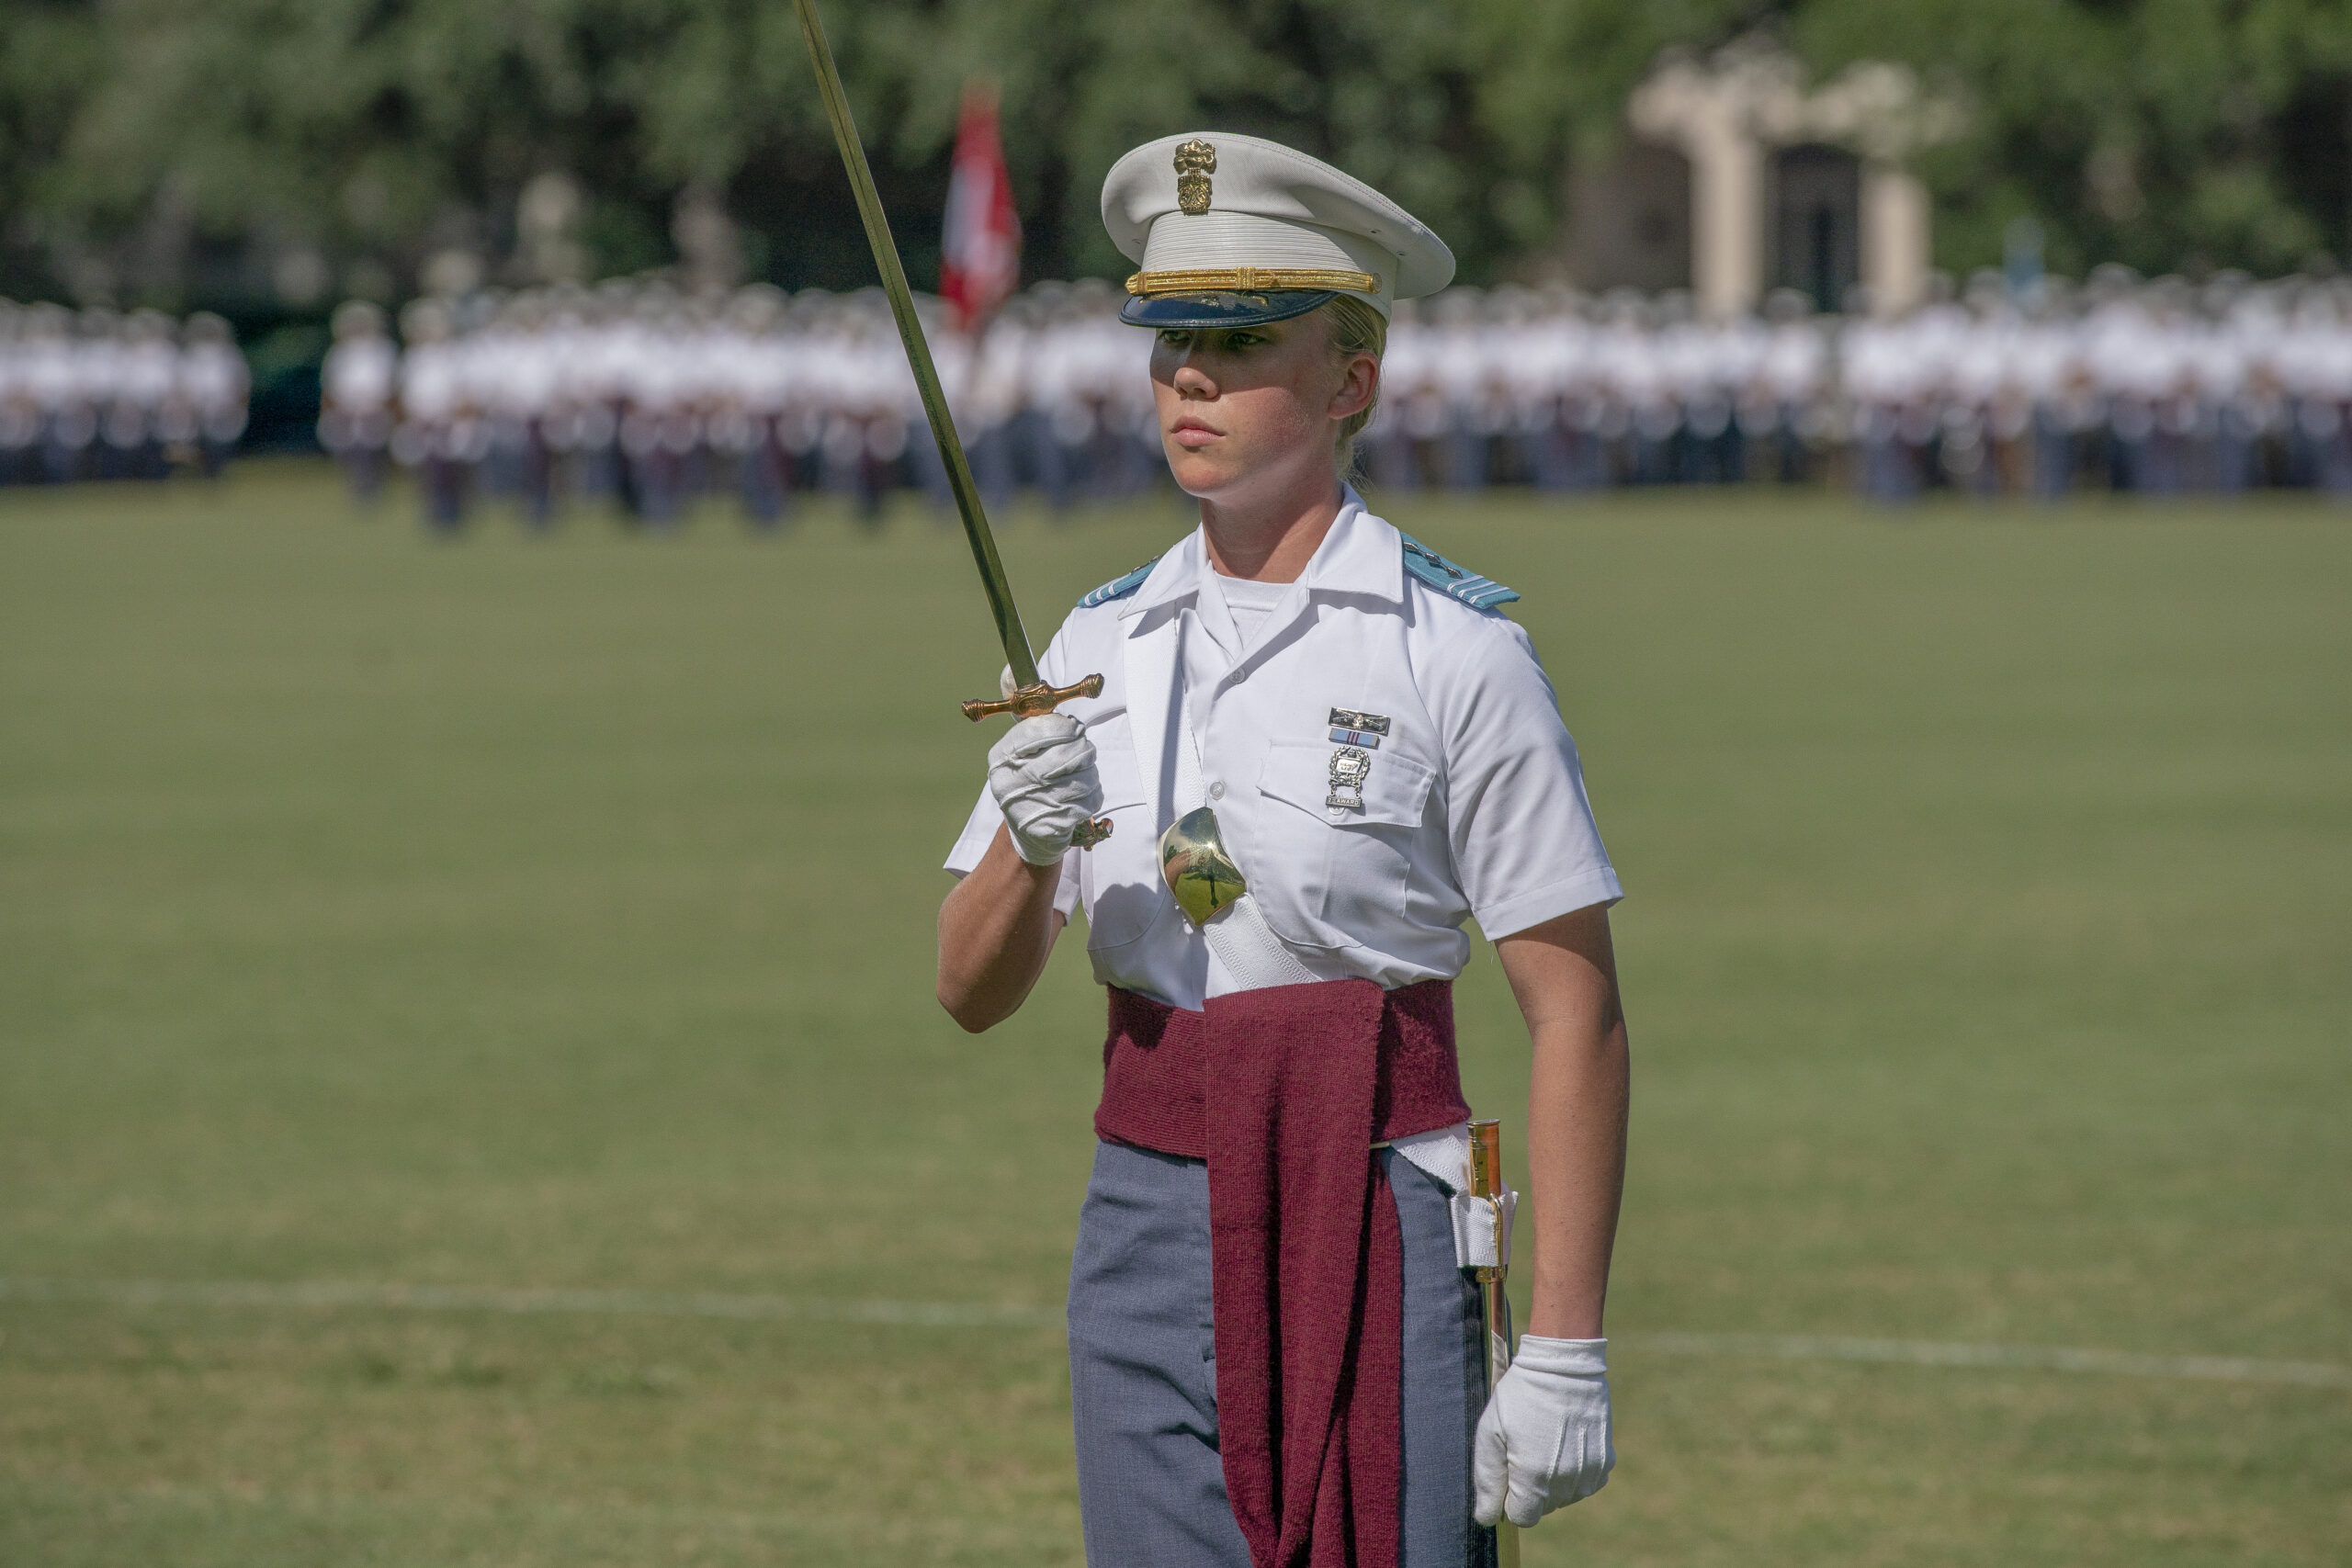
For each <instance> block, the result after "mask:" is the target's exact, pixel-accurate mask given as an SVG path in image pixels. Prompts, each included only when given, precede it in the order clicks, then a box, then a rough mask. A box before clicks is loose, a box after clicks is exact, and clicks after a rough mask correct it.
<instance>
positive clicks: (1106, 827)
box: [964, 675, 1111, 850]
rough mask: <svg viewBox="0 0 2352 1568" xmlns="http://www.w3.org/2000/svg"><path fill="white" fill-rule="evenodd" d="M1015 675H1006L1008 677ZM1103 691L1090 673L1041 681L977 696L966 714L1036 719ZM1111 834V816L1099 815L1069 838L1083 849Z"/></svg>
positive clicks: (976, 719)
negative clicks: (1068, 680)
mask: <svg viewBox="0 0 2352 1568" xmlns="http://www.w3.org/2000/svg"><path fill="white" fill-rule="evenodd" d="M1011 678H1012V677H1010V676H1007V677H1006V679H1007V680H1010V679H1011ZM1102 694H1103V677H1102V676H1100V675H1089V676H1088V677H1087V678H1086V679H1085V680H1083V681H1079V682H1073V683H1072V684H1070V685H1067V686H1048V685H1046V682H1043V681H1038V682H1033V683H1032V684H1030V685H1026V686H1022V687H1019V688H1017V689H1016V690H1014V691H1013V693H1012V694H1011V695H1010V696H1003V697H998V698H995V699H994V700H989V699H988V698H983V697H974V698H973V699H971V701H969V702H967V703H966V704H965V705H964V716H965V717H966V718H968V719H970V720H971V721H972V722H973V723H974V724H978V722H979V721H980V720H982V719H984V718H994V717H995V716H997V715H999V714H1001V713H1009V714H1011V715H1012V716H1013V717H1014V718H1016V719H1021V718H1035V717H1036V716H1038V715H1039V714H1046V713H1051V712H1053V711H1054V710H1055V709H1056V708H1057V707H1059V706H1061V705H1063V704H1064V703H1069V702H1076V701H1077V700H1078V699H1079V698H1080V697H1099V696H1101V695H1102ZM1110 836H1111V819H1110V818H1108V817H1097V818H1094V820H1092V821H1091V822H1081V823H1080V824H1079V825H1078V831H1077V832H1075V833H1072V834H1071V835H1070V836H1069V841H1070V842H1071V843H1073V844H1076V845H1077V846H1078V847H1079V848H1080V849H1081V850H1091V849H1092V848H1093V847H1094V846H1095V845H1097V844H1099V843H1101V842H1102V841H1103V840H1105V839H1107V838H1109V837H1110Z"/></svg>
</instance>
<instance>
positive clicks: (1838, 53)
mask: <svg viewBox="0 0 2352 1568" xmlns="http://www.w3.org/2000/svg"><path fill="white" fill-rule="evenodd" d="M827 12H828V14H827V23H828V26H829V27H830V28H831V31H832V36H833V42H834V47H835V50H836V51H837V53H838V55H839V57H840V61H841V64H842V71H843V73H844V75H845V77H846V79H847V82H848V85H849V89H850V93H851V96H852V99H853V102H854V106H855V108H856V111H857V114H858V117H859V121H860V124H861V126H862V128H863V129H864V131H865V137H866V141H867V144H868V148H869V151H870V152H871V153H872V156H873V158H874V161H875V164H876V175H877V178H878V180H879V182H880V184H881V186H882V187H883V191H884V195H885V198H886V200H887V201H888V204H889V205H890V207H891V209H892V213H893V220H894V224H895V226H896V228H897V230H898V232H899V241H900V243H901V246H902V247H903V249H904V250H905V252H906V254H907V259H908V263H909V266H910V270H911V272H912V273H913V274H914V276H916V277H917V278H918V279H919V280H926V279H927V278H928V276H930V275H932V274H933V272H934V271H935V268H936V265H937V244H938V229H939V222H940V216H941V212H942V210H943V209H944V198H945V191H946V179H947V165H946V159H947V153H948V150H949V146H950V144H951V141H952V139H953V135H954V129H955V117H956V102H957V98H958V96H959V94H960V92H961V89H962V86H963V85H964V82H965V80H966V78H967V77H968V76H970V75H973V74H976V73H977V74H985V75H988V76H991V77H993V78H994V79H995V80H996V81H997V83H998V84H999V85H1000V86H1001V91H1002V102H1003V116H1004V136H1005V143H1006V152H1007V154H1008V157H1009V159H1010V161H1011V164H1012V176H1013V185H1014V190H1015V193H1016V195H1017V197H1018V198H1019V200H1020V203H1021V206H1022V209H1023V224H1024V228H1025V230H1026V233H1027V245H1026V254H1027V265H1028V270H1029V272H1030V273H1031V275H1032V276H1055V275H1067V274H1070V273H1074V272H1095V273H1103V274H1108V275H1112V276H1116V275H1117V274H1118V273H1119V272H1121V271H1124V270H1125V268H1124V264H1123V263H1122V262H1121V261H1120V259H1119V258H1118V257H1117V256H1116V255H1115V254H1113V253H1112V251H1111V249H1110V246H1109V244H1108V242H1107V241H1106V240H1105V238H1104V237H1103V233H1102V229H1101V225H1100V223H1099V222H1098V221H1097V220H1096V218H1095V215H1094V199H1095V193H1096V191H1097V189H1098V188H1099V184H1100V181H1101V178H1102V175H1103V172H1104V171H1105V170H1106V169H1107V168H1108V167H1109V166H1110V164H1111V162H1112V161H1113V160H1114V158H1115V157H1116V156H1117V155H1118V154H1119V153H1120V152H1122V151H1124V150H1125V148H1126V147H1128V146H1130V145H1132V144H1133V143H1134V142H1136V141H1141V140H1144V139H1146V138H1148V137H1151V136H1156V135H1160V134H1164V133H1166V132H1167V131H1168V130H1171V129H1174V128H1178V127H1182V126H1188V125H1206V126H1213V127H1223V128H1228V129H1231V130H1243V131H1253V132H1258V133H1262V134H1266V135H1270V136H1274V137H1278V138H1281V139H1283V140H1285V141H1291V142H1294V143H1295V144H1297V145H1299V146H1302V147H1305V148H1306V149H1308V150H1310V151H1312V152H1317V153H1320V154H1322V155H1324V156H1327V157H1329V158H1331V159H1333V160H1334V161H1336V162H1338V163H1340V164H1342V165H1344V166H1346V167H1347V168H1349V169H1351V170H1352V171H1353V172H1355V173H1357V174H1359V175H1363V177H1364V178H1366V179H1369V180H1372V181H1373V182H1374V183H1375V184H1378V185H1380V186H1382V187H1383V188H1385V189H1387V190H1389V191H1391V192H1393V193H1394V194H1396V195H1397V197H1398V198H1399V199H1400V200H1402V201H1403V202H1404V203H1405V204H1406V205H1407V206H1408V207H1410V208H1411V209H1413V210H1415V211H1416V212H1418V213H1419V214H1420V215H1421V216H1423V217H1424V218H1426V219H1427V220H1429V221H1430V223H1431V224H1432V225H1434V226H1435V227H1436V228H1437V229H1438V230H1439V231H1441V232H1442V233H1443V234H1445V236H1446V237H1447V239H1448V241H1449V242H1450V243H1453V246H1454V248H1455V250H1456V252H1457V254H1459V255H1460V256H1461V258H1462V262H1463V276H1464V278H1465V279H1468V280H1473V281H1476V280H1482V279H1487V278H1491V277H1494V276H1499V275H1502V274H1504V273H1505V272H1507V271H1509V270H1510V269H1511V268H1512V267H1514V266H1515V265H1519V264H1520V263H1521V262H1522V261H1523V260H1524V259H1526V258H1528V257H1530V256H1533V255H1540V254H1542V253H1543V252H1544V249H1545V247H1546V246H1547V244H1548V243H1549V242H1550V240H1551V238H1552V237H1553V235H1554V234H1555V225H1556V223H1557V220H1558V215H1559V206H1560V197H1561V194H1562V180H1561V175H1562V173H1563V170H1564V169H1565V167H1566V164H1567V163H1568V161H1569V160H1570V159H1572V158H1574V157H1577V156H1582V155H1594V154H1597V153H1600V152H1604V151H1605V150H1606V148H1607V146H1608V144H1609V142H1610V141H1611V140H1612V139H1613V138H1614V137H1615V136H1616V135H1617V134H1618V126H1619V115H1620V112H1621V107H1622V105H1623V98H1624V95H1625V93H1626V92H1627V91H1628V90H1629V89H1630V88H1631V86H1632V85H1634V82H1636V81H1637V80H1638V79H1639V78H1640V76H1641V75H1642V73H1644V72H1645V71H1646V70H1647V69H1648V68H1649V66H1650V64H1651V63H1652V62H1653V61H1654V60H1655V59H1656V58H1657V54H1658V52H1659V51H1660V50H1662V49H1664V48H1666V47H1668V46H1669V45H1677V44H1679V45H1685V46H1689V47H1693V48H1700V49H1704V48H1709V47H1712V46H1713V45H1716V44H1719V43H1722V42H1724V41H1727V40H1728V39H1731V38H1733V37H1736V36H1737V35H1738V34H1740V33H1742V32H1745V31H1747V30H1749V29H1752V28H1757V27H1759V26H1760V27H1766V28H1772V29H1775V30H1777V31H1778V32H1780V33H1781V36H1783V37H1784V38H1786V39H1788V40H1789V42H1790V43H1791V45H1792V47H1794V48H1795V49H1796V50H1798V51H1799V52H1800V53H1801V54H1803V55H1804V57H1805V58H1806V59H1807V60H1808V61H1809V62H1810V63H1811V64H1812V66H1813V67H1814V68H1815V71H1816V72H1817V73H1821V74H1825V75H1826V74H1827V73H1830V72H1833V71H1835V70H1837V69H1838V68H1839V67H1840V66H1842V65H1844V64H1846V63H1847V62H1850V61H1853V60H1856V59H1861V58H1883V59H1893V60H1898V61H1902V62H1907V63H1909V64H1912V65H1914V66H1915V67H1917V68H1918V69H1919V70H1920V71H1921V72H1922V73H1925V74H1926V75H1927V76H1928V78H1929V79H1930V80H1931V81H1936V82H1939V83H1941V84H1949V85H1953V86H1956V87H1957V88H1958V89H1959V90H1960V91H1961V92H1962V94H1963V95H1964V96H1965V97H1966V99H1967V100H1968V101H1969V102H1970V104H1971V105H1972V106H1973V110H1974V120H1973V130H1972V131H1971V133H1970V135H1969V136H1968V137H1967V138H1966V139H1965V140H1964V141H1962V142H1961V143H1959V144H1956V145H1953V146H1951V147H1947V148H1944V149H1941V150H1939V151H1938V152H1935V153H1933V154H1931V155H1929V156H1928V160H1927V163H1926V167H1925V169H1924V171H1923V172H1924V173H1925V174H1926V175H1928V179H1929V182H1930V184H1931V186H1933V187H1934V188H1935V190H1936V192H1937V194H1938V202H1939V231H1938V248H1939V257H1940V259H1941V260H1942V261H1943V262H1944V263H1945V264H1946V265H1952V266H1971V265H1985V264H1990V263H1993V262H1996V261H1997V260H1998V259H1999V254H2000V236H2001V232H2002V231H2003V229H2004V227H2005V226H2006V225H2007V223H2008V222H2009V220H2011V219H2013V218H2016V217H2019V216H2025V215H2031V216H2034V217H2037V218H2039V219H2040V220H2041V223H2042V225H2043V227H2044V229H2045V231H2047V233H2048V234H2049V236H2050V251H2051V261H2052V265H2056V266H2059V267H2062V268H2067V269H2079V268H2081V267H2083V266H2085V265H2087V264H2089V263H2091V262H2094V261H2098V260H2103V259H2109V258H2117V259H2121V260H2125V261H2129V262H2132V263H2134V264H2136V265H2140V266H2142V267H2143V268H2149V269H2160V268H2170V267H2173V266H2176V265H2183V264H2184V263H2204V264H2209V265H2246V266H2251V267H2255V268H2256V269H2260V270H2277V269H2279V268H2283V267H2288V266H2291V265H2296V264H2297V263H2299V262H2301V260H2302V259H2303V257H2304V256H2305V255H2306V254H2309V253H2310V252H2312V251H2313V250H2315V249H2321V248H2325V249H2329V250H2333V251H2335V253H2336V254H2347V253H2352V0H1901V3H1899V4H1896V3H1891V0H1642V3H1638V4H1637V3H1635V0H1419V3H1415V0H1196V3H1195V4H1193V5H1192V6H1186V7H1184V8H1182V10H1180V11H1175V12H1171V11H1170V10H1169V9H1168V8H1167V7H1166V6H1164V5H1150V6H1147V5H1145V4H1143V3H1142V0H861V3H860V4H857V5H854V6H852V5H847V4H842V3H841V0H833V3H832V4H831V5H830V6H828V7H827ZM0 25H5V27H6V40H5V42H6V47H5V48H0V201H4V202H5V203H6V221H5V225H4V226H0V265H8V266H11V267H13V268H14V269H15V271H14V273H12V274H11V276H30V271H31V267H32V264H33V262H34V261H35V260H45V262H46V265H49V266H50V268H51V271H52V272H53V273H55V274H56V275H57V281H60V282H62V283H65V284H67V285H70V286H72V287H74V288H76V289H77V290H80V291H82V292H85V293H92V292H105V291H107V290H109V289H112V290H117V291H119V292H123V293H127V294H131V295H136V296H140V297H144V298H155V299H168V297H170V296H173V295H175V294H178V295H187V294H195V295H199V296H202V297H205V298H207V299H219V298H220V297H221V296H223V295H224V294H233V293H238V292H246V293H251V294H254V295H266V294H267V293H269V292H270V291H271V290H272V289H273V288H275V289H278V290H281V291H282V289H283V288H284V287H285V280H287V279H288V278H300V277H301V276H306V275H308V274H309V273H310V272H311V271H312V270H313V269H312V268H311V267H310V266H309V265H307V264H305V265H293V263H299V262H303V260H304V258H306V257H312V256H319V257H324V258H327V259H328V260H329V262H330V263H331V264H332V265H333V268H334V274H335V281H336V284H337V286H338V287H354V286H357V281H356V280H366V279H376V280H379V282H378V283H377V285H376V286H377V287H381V286H382V284H383V283H384V282H389V283H390V286H391V287H393V288H399V289H405V288H409V287H413V285H414V284H415V282H416V280H417V279H418V278H419V277H420V276H421V275H422V274H423V272H424V268H425V265H426V264H427V263H428V261H430V260H432V259H433V258H434V257H435V256H436V255H438V256H444V257H447V256H448V255H450V254H464V253H470V254H472V255H474V256H476V257H478V258H480V260H481V262H482V263H483V264H485V265H487V267H488V269H489V276H492V277H498V276H513V277H519V276H524V275H526V273H528V272H529V271H530V270H531V268H532V267H533V266H534V265H538V264H537V263H536V262H534V261H533V260H532V259H531V258H533V257H535V256H544V255H545V254H547V252H546V249H545V247H544V246H543V245H541V244H539V243H537V242H534V241H531V240H530V237H529V236H528V235H525V234H518V232H517V229H516V212H517V208H518V201H519V198H520V197H521V195H522V193H523V191H524V190H525V189H526V187H528V186H531V185H532V183H533V182H534V181H535V180H538V179H540V178H541V176H547V175H559V176H562V177H563V178H564V179H565V180H568V181H569V182H572V183H573V184H574V185H575V186H576V188H577V190H578V191H579V192H580V200H579V202H578V204H577V206H578V210H577V212H576V214H575V215H574V217H573V218H572V219H571V220H570V221H571V228H570V229H569V230H568V231H567V240H571V239H576V240H577V242H578V243H581V244H582V245H584V246H585V247H586V248H587V250H588V252H589V257H588V259H589V263H590V265H591V267H592V269H593V270H594V271H598V272H607V271H612V270H617V269H633V268H638V267H642V266H645V265H654V264H657V263H660V262H664V261H668V260H671V259H673V256H674V254H675V250H674V245H673V235H674V234H675V233H676V232H677V231H678V229H677V227H676V223H675V219H676V218H677V216H678V214H677V211H676V209H677V204H678V203H679V201H680V199H681V198H682V197H684V196H685V195H686V193H689V192H694V193H702V194H697V195H695V197H694V198H693V199H694V200H695V201H696V202H707V196H708V193H714V192H715V193H718V195H719V197H721V199H722V200H723V204H724V209H725V211H726V212H727V213H728V214H729V215H730V216H731V217H732V218H733V220H735V222H736V223H737V224H738V225H740V226H741V228H742V230H743V231H744V233H743V236H742V244H741V254H742V256H743V258H744V260H745V261H746V263H747V264H748V265H750V266H751V267H752V270H753V271H755V272H759V273H763V274H764V275H766V276H770V277H773V278H775V280H776V281H779V282H783V283H786V284H791V285H800V284H809V283H818V284H824V285H828V286H832V287H855V286H857V285H859V284H862V283H863V282H865V280H866V279H867V278H869V277H870V276H871V264H870V262H869V261H868V260H867V259H866V257H865V252H864V244H863V241H862V238H861V237H860V235H859V231H858V229H857V225H856V220H855V216H854V211H853V209H852V208H851V206H850V202H849V198H848V191H847V186H846V183H845V181H844V180H843V179H842V175H841V172H840V170H839V167H838V165H837V164H836V162H835V159H834V156H833V152H832V150H831V141H830V139H829V137H828V135H827V133H826V131H825V128H824V125H823V122H822V119H821V117H820V115H819V113H818V109H817V105H816V102H815V98H814V94H813V89H812V86H811V83H810V79H809V66H808V62H807V60H806V59H805V58H804V56H803V53H802V46H801V42H800V39H799V34H798V30H797V26H796V24H795V22H794V18H793V15H792V11H791V8H790V7H789V6H786V5H783V4H780V3H778V0H758V3H754V0H506V3H505V4H503V5H498V6H481V5H478V4H464V3H461V0H109V3H108V4H106V5H104V6H98V5H96V4H94V3H92V0H82V3H79V4H73V3H68V0H0ZM541 188H543V189H544V188H549V187H547V186H544V185H543V186H542V187H541ZM704 210H705V209H700V208H698V209H696V212H697V214H701V213H703V212H704ZM695 221H696V222H702V221H704V219H703V218H702V217H701V216H697V217H696V219H695ZM288 258H293V262H289V260H288ZM447 276H458V273H456V272H450V273H447ZM11 286H14V287H28V286H29V285H27V284H21V283H20V284H16V285H11Z"/></svg>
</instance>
